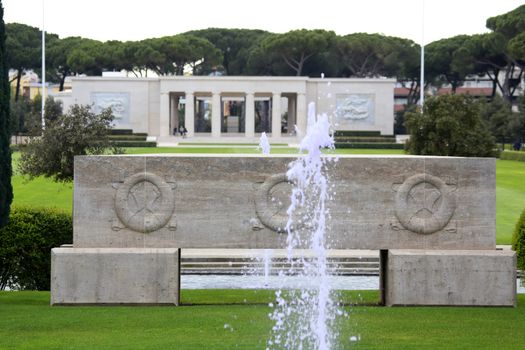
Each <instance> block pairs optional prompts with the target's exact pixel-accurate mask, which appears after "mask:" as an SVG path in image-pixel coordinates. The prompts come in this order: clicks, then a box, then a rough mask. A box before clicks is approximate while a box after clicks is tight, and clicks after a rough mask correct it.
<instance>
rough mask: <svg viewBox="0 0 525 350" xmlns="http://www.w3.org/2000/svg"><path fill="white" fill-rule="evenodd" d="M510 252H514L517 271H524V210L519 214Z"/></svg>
mask: <svg viewBox="0 0 525 350" xmlns="http://www.w3.org/2000/svg"><path fill="white" fill-rule="evenodd" d="M512 250H514V251H515V252H516V260H517V267H518V269H520V270H524V271H525V210H523V212H522V213H521V215H520V218H519V220H518V222H517V223H516V227H515V228H514V233H513V234H512Z"/></svg>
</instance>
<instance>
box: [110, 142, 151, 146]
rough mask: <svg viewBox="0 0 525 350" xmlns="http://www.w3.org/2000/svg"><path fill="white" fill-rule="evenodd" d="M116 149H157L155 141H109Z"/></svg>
mask: <svg viewBox="0 0 525 350" xmlns="http://www.w3.org/2000/svg"><path fill="white" fill-rule="evenodd" d="M111 145H113V146H117V147H157V143H156V142H155V141H111Z"/></svg>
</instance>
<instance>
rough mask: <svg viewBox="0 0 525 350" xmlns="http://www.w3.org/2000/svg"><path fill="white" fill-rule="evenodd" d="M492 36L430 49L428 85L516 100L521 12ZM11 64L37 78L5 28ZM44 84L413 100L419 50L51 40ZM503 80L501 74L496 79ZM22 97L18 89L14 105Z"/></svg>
mask: <svg viewBox="0 0 525 350" xmlns="http://www.w3.org/2000/svg"><path fill="white" fill-rule="evenodd" d="M487 28H488V29H490V32H489V33H486V34H479V35H472V36H469V35H459V36H456V37H452V38H447V39H442V40H439V41H435V42H433V43H431V44H429V45H427V47H426V78H427V79H426V81H427V83H428V84H432V85H439V84H443V83H448V84H450V85H451V86H452V89H453V90H455V89H456V88H457V87H459V86H461V84H462V82H463V81H464V80H465V78H466V77H467V76H472V75H480V76H481V75H483V76H487V77H489V78H490V79H492V81H493V94H494V93H495V92H496V90H497V89H499V90H500V91H501V92H502V95H503V96H504V98H505V99H506V100H508V101H510V100H512V99H513V97H514V96H515V94H516V88H517V86H518V84H519V82H520V79H522V77H523V68H524V66H525V5H522V6H520V7H518V8H516V9H515V10H513V11H510V12H508V13H506V14H503V15H500V16H496V17H491V18H489V19H488V20H487ZM6 31H7V44H6V45H7V50H8V63H9V67H10V68H11V69H14V70H16V71H17V72H18V75H17V76H15V77H14V79H17V80H18V81H20V77H21V76H22V74H23V72H24V71H26V70H30V69H32V70H34V71H36V72H38V71H39V67H40V50H41V47H40V37H41V34H40V32H39V29H38V28H34V27H30V26H27V25H23V24H18V23H10V24H7V28H6ZM46 40H47V42H46V52H47V59H48V67H49V68H50V69H49V70H48V72H49V73H48V74H49V76H48V77H47V79H48V80H50V81H54V82H56V83H60V86H61V89H63V85H64V80H65V78H66V77H67V76H70V75H76V74H87V75H100V74H101V73H102V72H103V71H120V70H126V71H129V72H131V74H134V75H136V76H146V75H147V73H148V72H155V73H157V74H158V75H181V74H184V73H188V74H193V75H208V74H217V73H218V74H226V75H297V76H320V74H321V73H324V75H325V76H327V77H378V76H386V77H395V78H397V79H398V81H400V82H402V83H406V86H407V87H410V88H411V91H410V92H411V94H410V96H409V101H408V102H409V104H413V103H415V102H416V101H417V96H418V93H417V90H418V89H419V86H418V83H419V82H418V80H419V67H420V66H419V65H420V62H419V52H420V47H419V45H418V44H416V43H415V42H413V41H412V40H408V39H403V38H397V37H389V36H385V35H381V34H367V33H354V34H349V35H344V36H338V35H336V34H335V33H334V32H331V31H325V30H320V29H318V30H304V29H303V30H292V31H290V32H287V33H284V34H274V33H270V32H266V31H262V30H248V29H219V28H209V29H204V30H196V31H190V32H186V33H182V34H177V35H173V36H166V37H161V38H152V39H146V40H140V41H127V42H121V41H116V40H112V41H107V42H100V41H97V40H92V39H87V38H81V37H68V38H63V39H61V38H59V37H58V36H57V35H55V34H48V35H47V39H46ZM501 72H503V73H504V74H500V73H501ZM19 94H20V92H19V88H18V85H17V89H16V91H15V94H14V95H15V99H16V100H17V99H18V96H19Z"/></svg>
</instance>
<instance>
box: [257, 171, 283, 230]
mask: <svg viewBox="0 0 525 350" xmlns="http://www.w3.org/2000/svg"><path fill="white" fill-rule="evenodd" d="M290 193H291V185H290V183H289V182H288V178H287V177H286V174H285V173H281V174H276V175H272V176H270V177H268V178H267V179H266V181H264V182H263V183H262V185H261V186H260V187H259V188H258V189H257V190H256V192H255V212H256V214H257V217H258V218H259V220H260V221H261V223H262V224H263V225H264V226H266V227H268V228H270V229H271V230H273V231H275V232H284V230H285V228H286V223H287V222H288V214H287V213H286V210H287V208H288V205H289V202H290Z"/></svg>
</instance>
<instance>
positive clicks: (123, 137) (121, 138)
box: [109, 135, 147, 141]
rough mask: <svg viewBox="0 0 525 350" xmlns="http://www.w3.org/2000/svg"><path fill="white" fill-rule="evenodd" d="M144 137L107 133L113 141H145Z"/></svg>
mask: <svg viewBox="0 0 525 350" xmlns="http://www.w3.org/2000/svg"><path fill="white" fill-rule="evenodd" d="M146 138H147V136H146V135H109V139H110V140H114V141H146Z"/></svg>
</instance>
